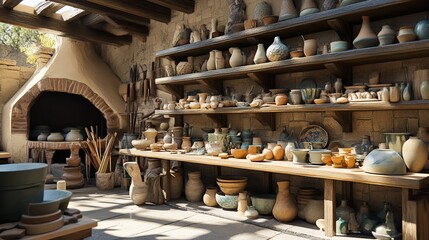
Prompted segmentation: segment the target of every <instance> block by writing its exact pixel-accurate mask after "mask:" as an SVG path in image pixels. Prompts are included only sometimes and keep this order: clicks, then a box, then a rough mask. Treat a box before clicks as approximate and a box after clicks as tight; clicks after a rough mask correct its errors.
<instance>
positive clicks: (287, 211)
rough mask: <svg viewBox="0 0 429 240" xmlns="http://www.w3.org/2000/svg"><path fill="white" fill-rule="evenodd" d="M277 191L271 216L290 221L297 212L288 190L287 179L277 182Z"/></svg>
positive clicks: (281, 220) (282, 220)
mask: <svg viewBox="0 0 429 240" xmlns="http://www.w3.org/2000/svg"><path fill="white" fill-rule="evenodd" d="M277 186H278V193H277V197H276V202H275V204H274V207H273V216H274V217H275V218H276V219H277V220H278V221H280V222H290V221H292V220H294V219H295V217H296V215H297V214H298V208H297V207H296V204H295V201H294V200H293V198H292V196H291V195H290V192H289V181H279V182H277Z"/></svg>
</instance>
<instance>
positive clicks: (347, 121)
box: [326, 112, 352, 132]
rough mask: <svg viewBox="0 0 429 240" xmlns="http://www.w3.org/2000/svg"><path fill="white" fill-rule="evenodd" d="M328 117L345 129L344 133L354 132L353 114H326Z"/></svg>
mask: <svg viewBox="0 0 429 240" xmlns="http://www.w3.org/2000/svg"><path fill="white" fill-rule="evenodd" d="M326 116H330V117H332V118H333V119H335V121H337V122H338V123H339V124H340V125H341V126H342V127H343V132H352V112H326Z"/></svg>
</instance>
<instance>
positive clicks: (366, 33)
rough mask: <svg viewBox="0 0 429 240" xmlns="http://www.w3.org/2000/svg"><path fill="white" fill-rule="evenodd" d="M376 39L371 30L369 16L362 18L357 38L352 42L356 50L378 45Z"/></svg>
mask: <svg viewBox="0 0 429 240" xmlns="http://www.w3.org/2000/svg"><path fill="white" fill-rule="evenodd" d="M378 43H379V42H378V38H377V35H375V33H374V31H372V29H371V24H370V22H369V16H362V26H361V29H360V31H359V34H358V35H357V37H356V38H355V39H354V40H353V45H354V46H355V47H356V48H367V47H374V46H377V45H378Z"/></svg>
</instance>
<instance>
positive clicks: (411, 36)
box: [397, 26, 417, 43]
mask: <svg viewBox="0 0 429 240" xmlns="http://www.w3.org/2000/svg"><path fill="white" fill-rule="evenodd" d="M397 38H398V41H399V42H400V43H404V42H411V41H414V40H416V38H417V35H416V34H415V33H414V27H413V26H404V27H401V28H400V29H399V32H398V37H397Z"/></svg>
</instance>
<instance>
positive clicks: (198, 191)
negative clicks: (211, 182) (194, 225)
mask: <svg viewBox="0 0 429 240" xmlns="http://www.w3.org/2000/svg"><path fill="white" fill-rule="evenodd" d="M200 178H201V173H200V172H189V173H188V181H187V182H186V185H185V195H186V199H187V200H188V201H190V202H199V201H201V200H202V199H203V195H204V184H203V182H202V181H201V179H200Z"/></svg>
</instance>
